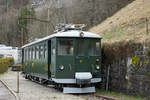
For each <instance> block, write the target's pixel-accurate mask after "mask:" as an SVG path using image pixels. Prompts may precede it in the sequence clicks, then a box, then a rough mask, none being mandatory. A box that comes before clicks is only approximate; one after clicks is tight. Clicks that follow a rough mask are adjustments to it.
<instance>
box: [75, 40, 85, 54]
mask: <svg viewBox="0 0 150 100" xmlns="http://www.w3.org/2000/svg"><path fill="white" fill-rule="evenodd" d="M77 55H78V56H84V40H79V41H78V51H77Z"/></svg>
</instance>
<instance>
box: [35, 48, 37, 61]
mask: <svg viewBox="0 0 150 100" xmlns="http://www.w3.org/2000/svg"><path fill="white" fill-rule="evenodd" d="M36 53H37V47H36V46H35V59H37V57H36Z"/></svg>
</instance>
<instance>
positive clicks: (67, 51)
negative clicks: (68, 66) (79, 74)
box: [52, 40, 74, 55]
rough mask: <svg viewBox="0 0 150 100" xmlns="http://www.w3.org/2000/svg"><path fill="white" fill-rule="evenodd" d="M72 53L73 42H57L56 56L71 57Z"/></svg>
mask: <svg viewBox="0 0 150 100" xmlns="http://www.w3.org/2000/svg"><path fill="white" fill-rule="evenodd" d="M73 51H74V47H73V40H59V41H58V55H73ZM52 52H53V51H52Z"/></svg>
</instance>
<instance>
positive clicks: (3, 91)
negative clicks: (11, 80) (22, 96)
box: [0, 82, 15, 100]
mask: <svg viewBox="0 0 150 100" xmlns="http://www.w3.org/2000/svg"><path fill="white" fill-rule="evenodd" d="M0 100H15V97H14V96H13V95H12V94H11V93H10V91H9V90H8V89H7V88H6V87H5V86H4V85H3V84H2V83H1V82H0Z"/></svg>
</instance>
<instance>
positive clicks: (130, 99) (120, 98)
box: [96, 89, 146, 100]
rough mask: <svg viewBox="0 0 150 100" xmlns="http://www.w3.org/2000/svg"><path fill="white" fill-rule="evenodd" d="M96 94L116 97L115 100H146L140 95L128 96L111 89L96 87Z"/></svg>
mask: <svg viewBox="0 0 150 100" xmlns="http://www.w3.org/2000/svg"><path fill="white" fill-rule="evenodd" d="M96 91H97V92H96V94H98V95H103V96H107V97H113V98H116V99H117V100H146V99H144V98H141V97H134V96H129V95H126V94H123V93H117V92H113V91H106V90H104V89H96Z"/></svg>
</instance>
